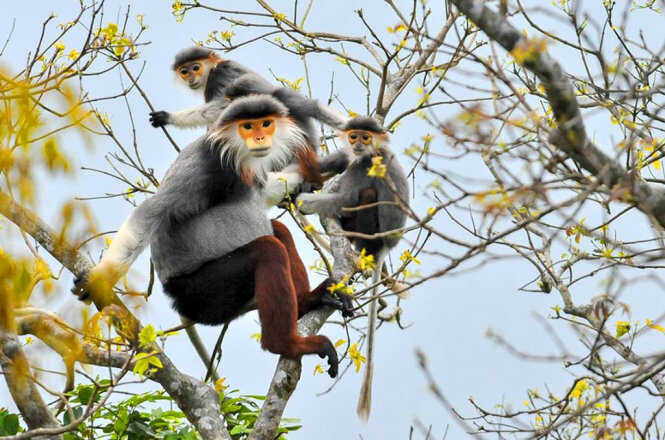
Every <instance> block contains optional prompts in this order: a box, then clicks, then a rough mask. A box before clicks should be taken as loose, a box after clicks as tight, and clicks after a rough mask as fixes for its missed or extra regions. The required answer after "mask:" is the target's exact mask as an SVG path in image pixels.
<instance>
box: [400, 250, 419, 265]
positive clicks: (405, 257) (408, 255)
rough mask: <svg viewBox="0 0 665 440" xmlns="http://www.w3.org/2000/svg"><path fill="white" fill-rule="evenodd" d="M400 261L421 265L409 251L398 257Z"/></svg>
mask: <svg viewBox="0 0 665 440" xmlns="http://www.w3.org/2000/svg"><path fill="white" fill-rule="evenodd" d="M399 259H400V261H413V262H414V263H416V264H421V263H420V260H419V259H417V258H416V257H414V256H413V255H411V251H409V250H408V249H407V250H405V251H404V252H402V255H401V256H400V257H399Z"/></svg>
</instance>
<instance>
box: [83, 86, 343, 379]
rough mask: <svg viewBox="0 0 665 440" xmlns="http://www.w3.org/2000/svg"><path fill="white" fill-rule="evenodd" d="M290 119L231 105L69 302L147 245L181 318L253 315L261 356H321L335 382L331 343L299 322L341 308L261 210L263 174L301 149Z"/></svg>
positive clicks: (260, 106)
mask: <svg viewBox="0 0 665 440" xmlns="http://www.w3.org/2000/svg"><path fill="white" fill-rule="evenodd" d="M287 114H288V109H287V108H286V107H285V106H284V105H283V104H282V103H280V102H279V101H277V100H276V99H274V98H272V97H270V96H267V95H260V96H251V97H245V98H239V99H237V100H236V101H234V102H233V103H232V104H231V105H229V107H228V108H227V109H226V110H225V111H224V113H223V114H222V115H221V116H220V118H219V120H218V122H217V124H216V126H215V127H214V128H213V129H212V130H210V131H209V132H208V134H207V135H206V136H205V137H203V138H200V139H198V140H197V141H195V142H194V143H193V144H190V145H189V146H187V147H186V148H185V149H183V150H182V152H181V153H180V154H179V156H178V158H177V159H176V161H175V162H174V163H173V165H171V167H170V168H169V170H168V171H167V173H166V176H165V177H164V179H163V182H162V184H161V186H160V187H159V189H158V190H157V192H156V193H155V194H154V195H153V196H152V197H150V198H148V199H146V200H145V201H144V202H143V203H141V204H140V205H139V206H138V207H137V208H136V209H135V210H134V211H133V212H132V213H131V215H130V216H129V218H128V219H127V220H126V221H125V222H124V224H123V225H122V227H121V228H120V231H119V232H118V234H117V235H116V237H115V239H114V240H113V242H112V244H111V246H110V248H109V250H108V251H107V252H106V254H105V255H104V258H103V259H102V260H101V262H100V263H99V264H98V265H97V266H96V267H95V268H93V269H92V270H91V272H90V273H89V274H88V275H87V276H86V277H85V279H83V280H81V281H79V282H78V283H77V284H76V285H75V287H74V291H75V293H76V294H78V295H79V296H80V297H83V298H85V296H86V295H87V289H88V288H94V286H95V284H96V283H98V282H99V280H106V282H109V283H110V284H111V285H112V284H114V283H115V282H116V281H117V280H118V279H119V277H121V276H122V275H123V274H124V273H125V272H126V271H127V269H128V268H129V266H130V265H131V264H132V262H133V261H134V260H135V259H136V257H137V256H138V254H139V253H140V252H141V250H142V249H143V248H144V247H145V246H147V245H148V244H150V248H151V253H152V261H153V263H154V266H155V270H156V272H157V275H158V277H159V280H160V281H161V283H162V285H163V288H164V291H165V292H166V294H167V295H168V296H169V298H170V299H171V300H172V305H173V308H174V309H175V310H176V311H177V312H178V313H179V314H181V315H182V316H185V317H186V318H188V319H190V320H192V321H195V322H198V323H202V324H208V325H218V324H221V323H226V322H229V321H231V320H233V319H234V318H236V317H238V316H239V315H241V314H243V313H245V312H247V311H249V310H253V309H257V308H258V312H259V319H260V321H261V328H262V337H261V344H262V346H263V348H264V349H266V350H268V351H270V352H272V353H276V354H280V355H284V356H288V357H294V358H295V357H299V356H301V355H303V354H310V353H316V354H318V355H319V356H321V357H327V358H328V364H329V369H328V374H329V375H330V376H331V377H335V376H336V375H337V369H338V359H337V353H336V351H335V348H334V346H333V345H332V343H331V342H330V340H329V339H328V338H326V337H325V336H319V335H316V336H308V337H303V336H300V335H299V334H298V333H297V331H296V321H297V319H298V317H300V316H302V315H303V314H305V313H306V312H307V311H308V310H310V309H312V308H314V307H318V306H319V305H322V304H328V305H332V306H334V307H337V308H340V309H343V308H344V307H345V305H344V304H343V303H342V302H341V301H339V300H337V299H336V298H334V297H333V296H332V295H331V293H330V292H328V290H327V286H328V285H329V281H328V280H326V281H324V282H323V283H321V285H319V286H318V287H317V288H316V289H314V290H310V286H309V281H308V279H307V272H306V270H305V267H304V265H303V262H302V260H301V259H300V257H299V255H298V252H297V250H296V248H295V244H294V241H293V238H292V236H291V234H290V233H289V231H288V229H287V228H286V227H285V226H284V225H283V224H282V223H280V222H278V221H275V220H273V221H272V222H271V221H270V220H269V219H268V217H267V215H266V208H265V206H264V204H263V195H262V190H263V184H264V182H265V180H266V176H267V174H268V172H269V171H270V170H271V169H273V168H279V167H282V166H283V165H284V162H285V161H286V160H287V158H288V157H289V155H290V154H291V151H289V148H291V147H292V146H294V145H297V146H299V148H306V140H305V135H304V133H303V132H302V130H301V129H300V128H299V127H298V126H297V125H296V124H295V123H294V122H293V121H292V120H291V119H289V118H288V117H287ZM345 312H348V310H347V309H345Z"/></svg>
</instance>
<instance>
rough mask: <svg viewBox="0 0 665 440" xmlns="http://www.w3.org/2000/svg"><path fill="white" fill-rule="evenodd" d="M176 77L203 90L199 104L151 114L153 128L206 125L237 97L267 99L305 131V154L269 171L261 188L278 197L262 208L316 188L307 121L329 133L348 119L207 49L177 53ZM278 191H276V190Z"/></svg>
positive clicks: (314, 143)
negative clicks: (302, 189)
mask: <svg viewBox="0 0 665 440" xmlns="http://www.w3.org/2000/svg"><path fill="white" fill-rule="evenodd" d="M173 69H174V70H175V72H176V74H177V75H178V78H179V79H180V80H181V81H183V82H184V83H185V84H187V86H188V87H190V88H191V89H193V90H203V97H204V100H205V104H203V105H201V106H198V107H195V108H192V109H187V110H182V111H179V112H175V113H169V112H165V111H158V112H152V113H151V114H150V122H151V123H152V125H153V126H155V127H160V126H163V125H166V124H173V125H176V126H179V127H197V126H205V125H210V124H213V123H214V122H215V120H216V119H217V117H218V116H219V114H220V113H221V112H222V111H223V110H224V108H226V106H228V105H229V102H230V101H232V100H233V99H236V98H238V97H242V96H247V95H251V94H270V95H272V96H273V97H275V98H276V99H278V100H279V101H281V102H282V104H284V105H285V106H286V107H287V108H288V109H289V116H290V117H291V118H293V119H294V121H295V122H296V124H297V125H298V126H299V127H300V128H301V129H302V130H303V131H304V132H305V134H306V136H307V139H308V141H309V146H310V147H311V148H308V149H294V150H295V151H296V156H295V157H293V159H292V160H290V161H289V162H288V163H289V164H291V165H290V166H289V167H288V168H287V169H284V170H274V171H279V172H281V174H276V175H274V176H271V177H274V178H271V179H269V180H268V182H267V183H266V185H267V186H268V187H269V188H271V190H269V191H268V193H269V194H279V195H280V196H281V197H279V198H278V200H271V199H270V198H268V205H274V204H277V203H278V202H279V201H280V200H281V199H282V198H283V197H284V195H285V192H286V193H291V192H293V191H294V190H295V189H296V188H298V187H299V186H300V185H301V184H302V183H303V182H306V183H309V184H314V185H317V186H318V185H321V184H322V183H323V178H322V176H321V173H320V171H319V165H318V157H317V155H316V151H317V149H318V145H319V141H318V136H317V135H316V130H315V128H314V124H313V122H312V118H315V119H318V120H319V121H321V122H323V123H324V124H327V125H330V126H332V127H334V128H341V127H342V126H343V125H344V124H345V123H346V121H347V120H348V118H346V117H345V116H344V115H342V114H340V113H339V112H337V111H335V110H334V109H331V108H329V107H327V106H324V105H321V104H320V103H319V102H318V101H317V100H314V99H309V98H306V97H304V96H303V95H301V94H300V93H298V92H296V91H295V90H292V89H290V88H287V87H275V86H273V85H272V84H270V83H269V82H268V81H266V80H265V79H264V78H263V77H261V76H260V75H258V74H257V73H255V72H253V71H252V70H250V69H248V68H246V67H244V66H243V65H241V64H239V63H236V62H234V61H231V60H226V59H222V58H220V57H218V56H217V54H216V53H215V52H214V51H212V50H209V49H204V48H201V47H192V48H188V49H184V50H182V51H180V52H179V53H178V54H177V55H176V57H175V61H174V64H173ZM278 190H279V191H278Z"/></svg>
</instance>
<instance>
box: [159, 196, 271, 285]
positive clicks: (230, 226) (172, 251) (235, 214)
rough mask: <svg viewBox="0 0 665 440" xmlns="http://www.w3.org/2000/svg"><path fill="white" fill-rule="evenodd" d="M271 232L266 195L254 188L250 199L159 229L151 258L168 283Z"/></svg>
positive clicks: (216, 207) (160, 277)
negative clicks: (266, 207) (266, 211)
mask: <svg viewBox="0 0 665 440" xmlns="http://www.w3.org/2000/svg"><path fill="white" fill-rule="evenodd" d="M272 233H273V231H272V226H271V224H270V220H268V217H267V215H266V213H265V202H264V200H263V197H262V196H261V194H260V192H259V191H258V190H252V193H251V196H250V197H248V198H247V199H244V198H243V199H240V200H237V201H235V202H232V203H228V204H226V203H225V204H221V205H217V206H214V207H212V208H210V209H208V210H206V211H204V212H203V213H202V214H200V215H198V216H196V217H193V218H191V219H189V220H187V221H185V222H184V223H182V224H179V225H177V226H176V227H173V228H172V227H168V226H166V225H164V226H162V227H161V228H159V229H158V230H157V231H156V233H155V234H154V235H153V239H152V240H151V243H150V248H151V252H152V261H153V264H154V265H155V270H156V271H157V275H158V276H159V280H160V281H161V282H162V283H165V282H166V281H167V280H168V279H169V278H171V277H173V276H175V275H182V274H187V273H191V272H193V271H194V270H196V269H198V268H199V267H200V266H201V265H202V264H203V263H206V262H208V261H210V260H214V259H216V258H219V257H221V256H223V255H225V254H228V253H229V252H231V251H233V250H235V249H237V248H239V247H241V246H244V245H246V244H248V243H249V242H251V241H253V240H255V239H257V238H259V237H261V236H264V235H272Z"/></svg>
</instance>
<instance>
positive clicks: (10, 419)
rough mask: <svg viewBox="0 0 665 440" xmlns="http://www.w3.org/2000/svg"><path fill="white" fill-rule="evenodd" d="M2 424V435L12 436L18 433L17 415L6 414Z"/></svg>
mask: <svg viewBox="0 0 665 440" xmlns="http://www.w3.org/2000/svg"><path fill="white" fill-rule="evenodd" d="M3 422H4V423H3V429H4V431H5V432H4V433H3V435H14V434H16V433H17V432H18V426H19V425H18V414H7V416H6V417H5V419H4V420H3Z"/></svg>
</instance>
